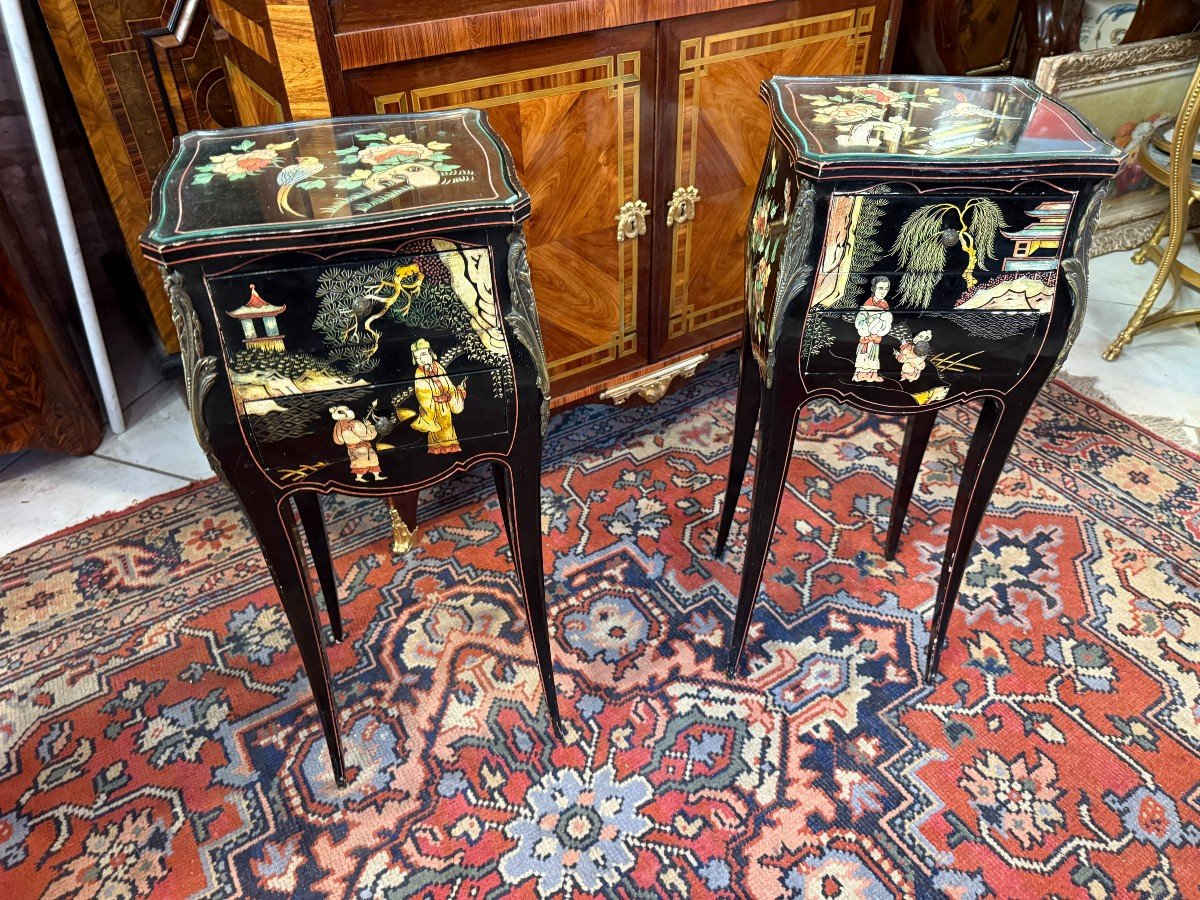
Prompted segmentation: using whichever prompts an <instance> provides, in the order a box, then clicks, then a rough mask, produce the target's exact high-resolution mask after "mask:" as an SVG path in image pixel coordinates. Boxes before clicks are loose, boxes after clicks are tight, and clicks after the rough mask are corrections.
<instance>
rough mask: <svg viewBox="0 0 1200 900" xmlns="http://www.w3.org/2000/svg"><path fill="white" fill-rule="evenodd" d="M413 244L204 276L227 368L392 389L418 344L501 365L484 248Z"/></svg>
mask: <svg viewBox="0 0 1200 900" xmlns="http://www.w3.org/2000/svg"><path fill="white" fill-rule="evenodd" d="M412 246H413V248H414V252H412V253H405V254H397V255H393V256H382V257H378V258H375V259H371V260H366V261H358V262H353V263H327V264H323V265H311V266H294V267H287V268H266V269H258V270H254V271H242V272H238V273H235V274H231V275H222V276H215V277H210V278H208V279H207V286H208V290H209V294H210V295H211V297H212V301H213V306H214V308H215V311H216V315H217V319H218V323H219V326H220V328H221V334H222V338H223V345H224V352H225V358H226V361H227V363H228V365H229V368H230V369H231V371H238V372H247V371H250V370H252V369H254V368H258V367H263V366H266V367H269V368H278V367H280V366H283V367H285V368H287V369H289V370H293V371H300V370H301V369H302V368H303V367H307V369H309V370H311V371H312V372H314V373H320V374H321V375H322V377H321V379H318V380H322V381H326V382H327V381H330V380H337V379H341V380H345V381H351V382H352V381H357V380H359V379H364V378H365V379H368V380H372V381H378V382H380V383H383V382H391V381H396V380H402V379H404V378H406V377H409V376H411V373H412V366H413V363H412V354H413V344H414V343H416V342H417V341H419V340H426V341H429V342H431V343H437V344H439V345H440V346H441V348H442V352H453V353H454V354H455V355H465V356H466V357H468V358H470V359H471V360H473V362H474V363H475V365H476V367H477V368H490V367H495V366H498V365H501V364H502V363H504V364H507V363H506V361H507V356H508V346H507V342H506V339H505V335H504V330H503V326H502V323H501V319H500V311H499V308H498V306H497V302H496V297H495V288H494V277H493V270H492V259H491V255H490V254H489V253H488V251H487V250H486V249H484V248H459V247H456V246H455V245H454V244H451V243H449V242H448V241H442V240H440V239H433V240H421V241H415V242H413V245H412ZM313 377H314V378H315V377H316V376H315V375H314V376H313ZM302 387H303V385H302Z"/></svg>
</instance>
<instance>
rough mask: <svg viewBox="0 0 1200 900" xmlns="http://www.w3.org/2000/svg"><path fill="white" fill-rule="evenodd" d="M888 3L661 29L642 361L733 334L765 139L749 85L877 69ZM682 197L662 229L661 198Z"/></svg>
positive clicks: (765, 9) (772, 11)
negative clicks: (649, 296) (650, 315)
mask: <svg viewBox="0 0 1200 900" xmlns="http://www.w3.org/2000/svg"><path fill="white" fill-rule="evenodd" d="M890 5H891V4H890V2H889V0H878V2H867V0H850V2H847V0H833V2H820V3H812V2H804V3H798V2H784V3H770V4H764V5H762V6H754V7H747V8H744V9H739V10H735V11H730V12H721V13H710V14H707V15H700V16H690V17H688V18H683V19H674V20H671V21H668V22H664V23H663V24H662V25H661V27H660V39H659V60H660V65H659V71H660V85H661V88H660V94H661V97H662V100H661V102H660V104H659V124H658V128H659V145H660V151H659V158H660V160H661V165H660V168H659V172H660V176H659V182H658V184H657V185H656V189H655V203H654V207H653V209H652V215H653V230H654V231H655V232H656V243H655V259H656V272H655V285H654V293H655V296H656V297H658V298H660V301H659V304H658V306H657V307H656V310H655V312H656V315H655V318H654V322H653V326H652V327H653V341H652V345H653V349H652V354H653V358H661V357H664V356H668V355H670V354H673V353H678V352H680V351H682V350H686V349H687V348H689V347H694V346H697V345H699V344H703V343H705V342H706V341H710V340H713V339H714V338H718V337H721V336H723V335H727V334H729V333H731V332H734V331H737V330H738V329H739V328H740V327H741V322H742V317H743V310H744V303H745V301H744V297H743V292H744V284H745V265H744V262H743V260H744V258H745V240H746V220H747V219H748V217H749V214H750V202H751V200H752V199H753V196H754V189H755V185H756V184H757V183H758V176H759V172H760V170H761V169H762V164H763V154H764V153H765V152H766V147H767V143H768V136H769V134H770V130H771V117H770V114H769V113H768V111H767V107H766V104H764V103H763V102H762V99H761V98H760V97H759V93H758V88H759V84H760V83H761V82H762V81H763V79H766V78H770V77H771V76H772V75H844V74H852V73H864V72H873V71H878V70H879V68H880V65H881V63H882V62H883V61H884V59H883V57H885V54H883V53H881V48H882V47H883V39H884V34H883V33H884V31H885V30H886V29H885V28H884V22H885V21H886V20H887V15H888V10H889V7H890ZM883 49H887V48H883ZM689 187H694V188H695V189H696V191H697V193H698V194H699V200H698V201H697V202H696V203H695V217H694V218H693V219H691V220H690V221H685V222H683V223H677V224H674V225H668V224H667V211H668V204H669V203H670V201H671V197H672V195H673V194H674V192H675V190H676V189H677V188H683V189H687V188H689Z"/></svg>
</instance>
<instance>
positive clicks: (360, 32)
mask: <svg viewBox="0 0 1200 900" xmlns="http://www.w3.org/2000/svg"><path fill="white" fill-rule="evenodd" d="M765 2H769V0H384V2H380V0H333V2H332V3H331V4H330V9H331V11H332V14H333V29H334V34H335V38H336V42H337V49H338V59H339V61H340V64H341V66H342V68H343V69H358V68H363V67H365V66H371V65H378V64H381V63H386V62H395V61H399V60H404V59H420V58H423V57H429V56H441V55H442V54H446V53H459V52H462V51H464V50H473V49H477V48H480V47H494V46H500V45H504V44H515V43H520V42H523V41H532V40H538V39H540V38H550V37H559V36H561V35H564V34H577V33H580V32H584V31H596V30H599V29H603V28H617V27H619V26H622V25H635V24H638V23H640V22H653V21H656V20H658V19H669V18H675V17H677V16H690V15H695V14H697V13H706V12H713V11H715V10H723V9H736V8H737V7H741V6H753V5H756V4H760V3H765ZM863 5H864V6H869V5H872V0H864V2H863Z"/></svg>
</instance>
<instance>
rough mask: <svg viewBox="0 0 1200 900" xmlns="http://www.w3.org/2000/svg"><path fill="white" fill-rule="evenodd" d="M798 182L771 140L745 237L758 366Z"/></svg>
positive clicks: (751, 332) (748, 322)
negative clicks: (796, 182)
mask: <svg viewBox="0 0 1200 900" xmlns="http://www.w3.org/2000/svg"><path fill="white" fill-rule="evenodd" d="M795 200H796V195H795V183H794V179H793V175H792V173H791V171H790V168H789V166H788V157H787V155H786V151H785V150H784V148H783V146H782V145H781V144H780V143H779V141H778V139H777V138H772V139H771V145H770V147H769V149H768V151H767V161H766V164H765V165H764V166H763V170H762V174H761V176H760V177H759V182H758V190H757V191H756V193H755V196H754V205H753V206H752V207H751V212H750V223H749V227H748V229H747V240H746V328H747V329H748V333H749V335H750V342H751V347H752V348H753V350H754V355H755V358H756V359H757V360H758V362H759V365H762V364H763V362H764V360H765V359H766V356H767V352H768V351H767V344H768V334H769V332H770V328H771V322H772V319H773V317H774V314H775V305H776V302H777V300H778V299H779V298H778V297H777V296H776V295H777V293H778V291H777V290H773V289H772V288H773V286H774V285H776V284H778V281H779V266H780V254H781V252H782V251H783V247H784V244H785V243H786V242H787V232H788V224H789V221H790V218H791V213H792V210H793V206H794V204H795Z"/></svg>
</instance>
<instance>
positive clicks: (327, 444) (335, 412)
mask: <svg viewBox="0 0 1200 900" xmlns="http://www.w3.org/2000/svg"><path fill="white" fill-rule="evenodd" d="M511 382H512V373H511V372H510V371H508V370H506V369H478V368H470V367H469V366H468V367H459V366H457V365H455V364H454V363H451V364H450V365H449V366H448V367H447V368H446V369H445V370H444V374H436V375H432V376H429V377H421V378H410V379H405V380H401V381H394V382H389V383H386V384H369V383H363V384H359V385H355V386H351V387H344V388H339V389H336V390H324V391H317V392H307V393H290V392H282V393H281V392H278V391H275V390H273V389H272V388H273V386H272V385H270V384H268V385H258V386H255V387H254V388H253V389H250V390H247V389H246V386H245V385H237V384H235V385H234V395H235V403H236V405H237V406H238V408H239V411H240V413H241V416H242V422H243V428H244V430H245V433H246V435H247V437H248V438H249V439H250V441H251V442H252V444H253V447H254V449H255V451H256V454H257V456H258V459H259V462H260V463H261V464H262V466H263V468H265V469H266V470H268V471H269V472H271V473H272V474H273V475H274V476H275V477H276V478H277V479H278V480H279V481H281V482H282V483H299V482H301V481H306V480H317V481H322V482H325V481H331V480H332V481H335V482H337V483H342V484H352V483H362V482H367V483H374V482H375V481H382V480H384V479H386V480H388V481H391V482H400V483H407V482H411V481H415V480H419V479H418V478H414V477H413V476H414V475H417V474H418V473H421V472H425V471H426V470H428V471H429V472H430V473H432V472H433V471H434V470H438V469H442V468H445V467H446V465H447V464H449V463H452V462H454V461H456V460H461V459H465V458H468V457H470V456H472V455H473V454H474V453H476V452H481V451H484V450H500V451H503V450H505V449H506V448H507V443H508V438H507V435H508V434H509V433H510V432H511V430H512V427H513V423H512V419H513V409H512V403H511V396H512V390H511ZM260 388H265V389H269V390H271V393H270V396H260V393H261V391H260ZM376 469H378V470H379V474H380V475H381V476H382V478H376V473H375V470H376Z"/></svg>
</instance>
